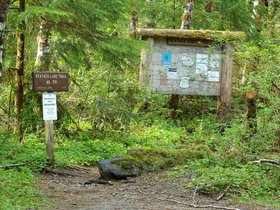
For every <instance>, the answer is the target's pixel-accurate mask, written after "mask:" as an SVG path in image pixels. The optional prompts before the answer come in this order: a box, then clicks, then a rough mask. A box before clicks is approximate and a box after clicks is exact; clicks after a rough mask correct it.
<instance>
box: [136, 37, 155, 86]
mask: <svg viewBox="0 0 280 210" xmlns="http://www.w3.org/2000/svg"><path fill="white" fill-rule="evenodd" d="M153 47H154V39H153V38H147V45H146V47H144V48H143V49H142V51H141V65H140V73H139V81H140V82H141V83H142V84H144V85H147V86H148V87H149V88H150V86H151V71H150V66H151V62H152V56H153Z"/></svg>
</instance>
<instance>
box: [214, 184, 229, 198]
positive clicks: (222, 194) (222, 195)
mask: <svg viewBox="0 0 280 210" xmlns="http://www.w3.org/2000/svg"><path fill="white" fill-rule="evenodd" d="M230 186H231V184H229V185H228V186H227V188H226V189H225V190H224V191H223V192H222V193H221V195H220V196H219V197H217V198H216V200H217V201H219V200H221V199H222V198H223V197H224V196H225V194H226V193H227V191H228V190H229V188H230Z"/></svg>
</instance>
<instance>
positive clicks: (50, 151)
mask: <svg viewBox="0 0 280 210" xmlns="http://www.w3.org/2000/svg"><path fill="white" fill-rule="evenodd" d="M45 132H46V151H47V155H48V157H49V158H50V161H51V164H52V165H53V164H54V162H55V157H54V139H53V136H54V135H53V134H54V130H53V121H52V120H46V121H45Z"/></svg>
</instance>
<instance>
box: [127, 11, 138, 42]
mask: <svg viewBox="0 0 280 210" xmlns="http://www.w3.org/2000/svg"><path fill="white" fill-rule="evenodd" d="M137 23H138V15H137V11H136V10H133V11H132V12H131V19H130V24H129V32H130V36H131V37H134V38H135V37H136V36H137Z"/></svg>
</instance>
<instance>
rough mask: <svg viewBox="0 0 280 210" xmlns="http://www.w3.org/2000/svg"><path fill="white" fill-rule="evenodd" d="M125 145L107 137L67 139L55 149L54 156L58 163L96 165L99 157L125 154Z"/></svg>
mask: <svg viewBox="0 0 280 210" xmlns="http://www.w3.org/2000/svg"><path fill="white" fill-rule="evenodd" d="M126 151H127V149H126V147H125V146H124V145H123V144H121V143H118V142H114V141H112V140H109V139H107V140H106V139H105V140H98V139H96V140H87V141H85V142H75V141H67V142H64V143H63V145H61V146H60V147H59V148H57V149H56V157H57V160H58V161H59V162H60V163H65V164H67V163H68V164H69V163H71V164H79V165H87V166H89V165H96V164H97V163H98V161H100V160H101V159H106V158H112V157H116V156H119V155H123V154H125V153H126Z"/></svg>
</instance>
